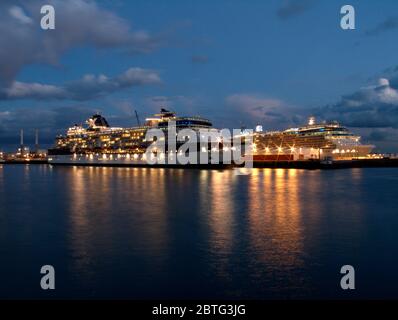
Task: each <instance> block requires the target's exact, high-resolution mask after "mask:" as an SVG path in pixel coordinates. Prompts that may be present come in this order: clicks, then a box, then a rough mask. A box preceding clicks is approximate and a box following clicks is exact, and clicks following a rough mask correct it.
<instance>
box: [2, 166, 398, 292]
mask: <svg viewBox="0 0 398 320" xmlns="http://www.w3.org/2000/svg"><path fill="white" fill-rule="evenodd" d="M397 177H398V175H397V172H396V171H395V170H394V169H381V170H366V169H365V170H364V169H352V170H336V171H308V170H296V169H290V170H287V169H255V170H253V172H252V174H251V175H250V176H238V175H235V174H234V172H233V171H232V170H225V171H216V170H181V169H154V168H99V167H87V168H84V167H47V166H7V167H6V168H5V167H3V168H1V169H0V204H1V208H4V210H2V212H1V215H0V230H1V231H2V234H1V235H0V239H1V241H2V243H6V244H7V246H2V248H0V254H2V256H4V257H9V261H10V263H9V266H8V267H6V266H2V267H1V268H0V273H1V274H6V273H8V274H9V273H11V274H12V272H16V271H14V270H17V271H18V272H19V273H22V274H24V275H25V279H27V280H26V281H28V283H29V281H31V283H32V285H34V283H36V282H37V279H36V278H35V277H34V274H35V272H33V271H32V269H33V270H36V269H35V268H37V266H38V265H42V264H46V263H49V262H51V261H53V262H52V264H54V265H55V266H56V267H58V269H57V270H60V271H59V274H61V279H60V280H59V285H58V286H57V287H58V289H57V297H105V298H195V297H201V298H212V297H217V298H316V297H330V298H345V296H344V295H343V296H342V292H340V290H339V288H338V283H339V276H340V274H339V271H340V269H339V268H340V267H341V266H342V265H343V264H353V265H355V264H360V265H361V269H360V271H361V272H362V273H361V272H359V277H361V280H362V281H363V285H362V290H358V291H356V292H357V293H355V294H356V295H355V296H354V297H357V296H365V297H373V296H376V297H377V295H379V296H387V297H391V296H395V295H396V291H394V289H393V288H394V284H398V281H397V277H396V276H395V272H394V276H392V274H389V273H388V271H389V270H390V271H391V272H392V270H393V269H394V268H393V265H394V263H396V262H397V261H396V258H395V256H391V255H387V254H383V252H382V251H380V248H383V249H385V250H387V251H390V252H391V251H392V250H394V249H396V246H397V245H396V244H397V239H396V236H395V231H394V230H395V229H394V227H396V226H398V218H397V216H396V215H395V214H394V212H395V211H394V209H393V207H394V204H395V205H398V203H397V197H396V191H395V189H393V188H391V186H395V183H396V181H397ZM375 184H377V185H378V189H379V190H384V192H378V193H374V186H375ZM394 195H395V196H394ZM376 208H377V210H378V213H376V210H375V209H376ZM369 256H370V257H372V260H374V261H377V263H373V262H369ZM380 261H381V262H383V263H384V264H386V265H388V267H387V271H386V270H385V269H383V270H380ZM13 264H18V267H17V268H13V267H10V266H11V265H13ZM381 271H383V272H384V273H383V275H382V276H381V277H382V278H383V277H386V278H387V277H388V276H389V284H387V285H382V284H377V283H376V280H375V277H374V276H372V275H375V274H379V277H380V272H381ZM391 277H392V278H391ZM31 278H32V280H30V279H31ZM0 280H1V279H0ZM9 281H10V280H8V279H4V283H5V284H7V283H8V282H9ZM19 285H20V286H23V287H24V288H25V289H24V290H23V291H18V290H17V288H18V284H17V285H16V284H15V283H14V284H13V289H10V290H11V291H10V290H9V291H2V290H3V289H0V297H3V296H7V294H11V295H12V296H16V297H18V296H22V297H25V296H26V297H41V296H42V295H43V293H42V292H40V291H38V290H36V289H29V286H28V289H26V287H27V286H26V283H23V282H22V280H21V283H20V284H19ZM377 285H378V286H377ZM375 288H376V289H375ZM21 292H23V293H21Z"/></svg>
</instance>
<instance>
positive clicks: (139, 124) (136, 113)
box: [134, 110, 141, 126]
mask: <svg viewBox="0 0 398 320" xmlns="http://www.w3.org/2000/svg"><path fill="white" fill-rule="evenodd" d="M134 112H135V117H136V119H137V123H138V126H141V123H140V118H139V117H138V112H137V110H134Z"/></svg>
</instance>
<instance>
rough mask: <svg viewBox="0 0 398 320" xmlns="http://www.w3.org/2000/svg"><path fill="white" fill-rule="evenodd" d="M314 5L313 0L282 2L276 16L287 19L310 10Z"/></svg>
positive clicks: (287, 0) (286, 0) (285, 0)
mask: <svg viewBox="0 0 398 320" xmlns="http://www.w3.org/2000/svg"><path fill="white" fill-rule="evenodd" d="M315 3H316V1H315V0H284V1H283V5H282V6H281V7H280V8H279V9H278V11H277V12H276V14H277V15H278V17H279V18H281V19H288V18H291V17H294V16H297V15H299V14H302V13H303V12H305V11H307V10H308V9H310V8H311V7H312V6H313V5H314V4H315Z"/></svg>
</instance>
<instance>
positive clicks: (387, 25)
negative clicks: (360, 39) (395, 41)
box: [365, 17, 398, 36]
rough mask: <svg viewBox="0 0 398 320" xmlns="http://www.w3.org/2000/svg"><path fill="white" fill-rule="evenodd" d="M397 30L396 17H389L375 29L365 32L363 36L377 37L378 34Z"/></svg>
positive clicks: (397, 18)
mask: <svg viewBox="0 0 398 320" xmlns="http://www.w3.org/2000/svg"><path fill="white" fill-rule="evenodd" d="M397 28H398V17H389V18H387V19H386V20H384V21H383V22H381V23H380V24H379V25H377V26H376V27H375V28H373V29H370V30H368V31H366V33H365V34H366V35H367V36H376V35H379V34H380V33H383V32H386V31H389V30H394V29H397Z"/></svg>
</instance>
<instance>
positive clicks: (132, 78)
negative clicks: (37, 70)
mask: <svg viewBox="0 0 398 320" xmlns="http://www.w3.org/2000/svg"><path fill="white" fill-rule="evenodd" d="M159 83H161V80H160V77H159V74H158V73H157V72H155V71H153V70H147V69H141V68H130V69H128V70H127V71H125V72H124V73H122V74H120V75H118V76H115V77H111V78H109V77H107V76H105V75H99V76H95V75H85V76H84V77H83V78H82V79H80V80H77V81H73V82H69V83H66V84H65V85H64V86H54V85H48V84H40V83H25V82H18V81H14V82H13V83H12V84H11V85H10V87H8V88H5V89H2V90H0V99H2V100H15V99H36V100H90V99H95V98H98V97H101V96H104V95H106V94H111V93H113V92H116V91H119V90H123V89H126V88H131V87H135V86H141V85H151V84H159Z"/></svg>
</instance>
